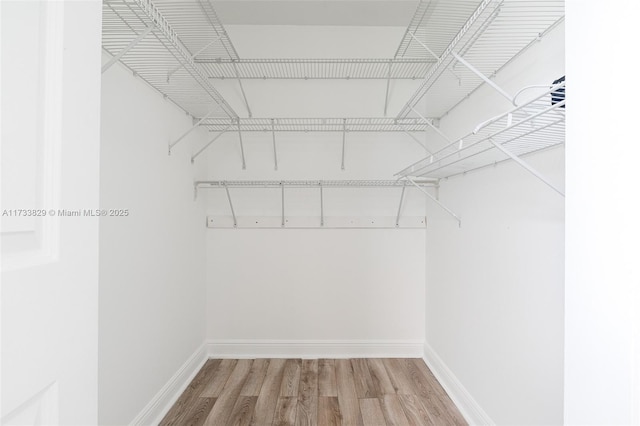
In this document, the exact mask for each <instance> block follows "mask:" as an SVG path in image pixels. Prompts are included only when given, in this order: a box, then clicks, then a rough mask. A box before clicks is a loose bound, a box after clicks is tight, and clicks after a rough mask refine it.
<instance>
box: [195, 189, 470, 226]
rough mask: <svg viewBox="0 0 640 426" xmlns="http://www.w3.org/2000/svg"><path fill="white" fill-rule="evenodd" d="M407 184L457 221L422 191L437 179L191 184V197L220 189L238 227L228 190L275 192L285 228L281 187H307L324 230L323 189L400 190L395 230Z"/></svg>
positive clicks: (281, 223)
mask: <svg viewBox="0 0 640 426" xmlns="http://www.w3.org/2000/svg"><path fill="white" fill-rule="evenodd" d="M409 183H411V185H412V186H415V187H416V188H418V189H419V190H420V191H421V192H423V193H424V194H426V195H427V196H428V197H429V198H431V199H432V200H434V201H435V202H436V203H437V204H438V205H440V206H441V207H442V208H443V209H445V210H446V211H447V212H448V213H449V214H451V215H452V216H453V217H454V218H456V219H457V220H458V223H460V218H459V217H458V216H456V215H455V213H453V212H452V211H451V210H449V209H448V208H446V207H445V206H443V205H442V204H441V203H440V202H439V201H438V200H437V198H436V197H434V196H433V195H432V194H430V193H429V192H428V191H427V190H426V188H429V187H431V188H437V187H438V180H437V179H415V180H414V179H411V178H407V179H405V180H325V181H322V180H289V181H273V180H270V181H215V180H212V181H197V182H195V184H194V196H195V197H197V196H198V193H199V191H200V190H203V189H223V190H224V191H225V195H226V198H227V202H228V203H229V210H230V212H231V217H232V219H233V227H234V228H238V227H241V226H240V225H239V224H238V216H237V214H236V209H235V208H234V204H233V199H232V196H231V191H230V189H233V188H263V189H279V190H280V199H281V211H280V227H282V228H284V227H286V223H287V219H286V218H287V216H286V211H285V188H310V189H317V190H318V195H319V197H320V217H319V226H320V227H321V228H322V227H325V224H326V221H325V219H326V218H325V202H324V190H325V189H327V188H400V198H399V203H398V209H397V214H396V216H395V221H394V223H395V228H400V227H401V226H400V219H401V217H402V205H403V202H404V199H405V191H406V188H407V186H409Z"/></svg>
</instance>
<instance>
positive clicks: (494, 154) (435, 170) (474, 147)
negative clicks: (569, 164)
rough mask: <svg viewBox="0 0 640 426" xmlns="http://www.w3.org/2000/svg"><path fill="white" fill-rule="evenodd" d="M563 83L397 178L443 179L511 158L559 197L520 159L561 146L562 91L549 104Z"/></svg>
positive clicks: (497, 117)
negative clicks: (560, 95) (554, 100)
mask: <svg viewBox="0 0 640 426" xmlns="http://www.w3.org/2000/svg"><path fill="white" fill-rule="evenodd" d="M564 84H565V83H564V82H563V83H560V84H558V85H554V86H552V87H551V88H549V89H548V90H547V91H545V92H544V93H543V94H541V95H539V96H536V97H535V98H533V99H532V100H530V101H528V102H526V103H524V104H523V105H521V106H518V107H515V108H513V109H511V110H509V111H507V112H505V113H502V114H500V115H498V116H496V117H494V118H491V119H490V120H486V121H484V122H482V123H480V124H478V125H477V126H476V128H475V129H474V130H473V131H472V132H470V133H468V134H467V135H465V136H463V137H461V138H458V139H457V140H455V141H452V142H451V143H449V144H447V145H446V146H445V147H444V148H442V149H440V150H439V151H437V152H434V153H433V154H432V155H429V156H427V157H425V158H423V159H421V160H419V161H417V162H415V163H413V164H411V165H410V166H408V167H406V168H405V169H403V170H401V171H400V172H398V173H396V176H399V177H400V178H410V177H414V178H425V177H428V178H432V179H443V178H449V177H452V176H456V175H459V174H463V173H467V172H470V171H473V170H477V169H480V168H483V167H487V166H489V165H493V164H496V163H499V162H502V161H504V160H509V159H510V160H515V161H516V162H518V163H519V164H520V165H521V166H523V167H525V168H526V169H527V170H528V171H530V172H531V173H533V174H534V175H536V177H538V178H539V179H541V180H542V181H543V182H545V183H546V184H547V185H549V186H550V187H551V188H553V189H554V190H555V191H557V192H559V193H560V194H562V192H561V191H560V190H559V189H558V188H556V187H555V185H553V184H552V183H551V182H549V181H548V180H547V179H545V178H544V176H542V175H540V174H539V173H537V172H536V171H535V170H534V169H532V168H531V167H530V166H529V165H527V164H526V163H524V162H523V161H522V160H521V158H520V157H522V156H525V155H528V154H532V153H534V152H539V151H542V150H546V149H549V148H552V147H555V146H558V145H561V144H563V143H564V141H565V102H566V100H565V98H564V92H562V98H561V99H558V100H557V102H555V103H554V102H552V94H554V93H557V92H559V91H560V89H564Z"/></svg>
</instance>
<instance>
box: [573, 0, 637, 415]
mask: <svg viewBox="0 0 640 426" xmlns="http://www.w3.org/2000/svg"><path fill="white" fill-rule="evenodd" d="M601 6H602V4H601V3H599V2H596V1H576V0H572V1H568V2H567V14H568V15H567V16H568V21H567V27H568V29H569V31H568V32H567V53H568V55H567V72H568V73H570V74H571V75H573V76H574V78H572V80H571V83H570V84H571V86H570V87H571V93H575V98H574V99H575V100H573V101H571V102H572V104H573V105H575V107H572V108H571V109H568V111H567V113H568V115H567V120H568V124H569V127H568V131H567V137H568V141H569V143H568V145H567V232H566V251H567V266H566V296H565V297H566V307H565V313H566V319H565V327H566V328H565V336H566V340H565V375H564V380H565V393H564V397H565V416H564V420H565V424H569V425H588V424H591V425H595V424H608V425H629V424H634V425H637V424H640V316H639V314H638V313H639V312H640V291H639V288H640V271H639V269H638V253H639V250H638V241H639V238H640V225H639V222H638V217H640V211H639V209H640V203H638V196H637V194H638V189H637V185H638V182H640V169H639V168H638V164H637V159H638V154H639V153H640V150H639V149H638V144H637V143H636V139H637V137H636V136H635V135H636V134H637V122H638V119H637V107H636V105H635V102H636V100H637V99H638V97H639V96H640V85H639V84H638V78H637V70H636V67H635V62H634V61H635V57H634V56H633V55H629V53H628V52H630V51H631V50H632V49H633V44H634V43H635V41H636V40H634V39H633V38H630V37H629V31H630V29H631V28H634V27H635V26H637V19H638V16H639V15H640V4H639V3H638V2H636V1H615V2H611V3H607V7H606V8H603V7H601ZM594 57H598V58H606V60H603V61H595V62H594V61H593V58H594ZM612 75H613V76H614V77H613V80H614V81H615V83H614V85H615V86H616V87H618V88H619V89H623V90H621V91H620V92H621V93H622V94H623V96H619V97H617V98H616V100H615V107H608V106H607V105H610V104H611V103H612V99H611V97H610V95H609V91H610V89H611V80H612Z"/></svg>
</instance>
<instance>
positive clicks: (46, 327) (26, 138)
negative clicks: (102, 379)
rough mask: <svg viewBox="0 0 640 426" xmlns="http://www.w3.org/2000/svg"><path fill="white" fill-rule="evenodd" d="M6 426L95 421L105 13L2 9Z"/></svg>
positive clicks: (53, 5)
mask: <svg viewBox="0 0 640 426" xmlns="http://www.w3.org/2000/svg"><path fill="white" fill-rule="evenodd" d="M0 15H1V16H0V23H1V37H2V38H1V47H0V49H1V50H0V51H1V54H2V67H1V82H2V85H1V88H0V90H1V96H0V99H1V108H2V121H1V129H2V130H1V135H2V151H1V164H2V171H1V176H2V183H1V190H2V192H1V196H0V200H1V201H0V202H1V204H0V214H2V217H1V219H2V222H1V225H2V226H1V243H2V246H1V248H2V284H1V293H0V298H1V334H0V337H1V339H0V341H1V345H2V346H1V351H0V352H1V366H0V368H1V370H0V373H1V379H0V380H1V391H2V394H1V397H0V401H1V407H0V408H1V411H0V416H1V419H2V420H1V421H2V424H30V425H35V424H65V425H67V424H78V425H80V424H81V425H92V424H95V423H96V420H97V330H98V327H97V318H98V317H97V294H98V219H96V218H95V217H83V216H80V217H78V216H63V210H65V211H75V210H77V209H80V210H83V209H96V208H98V207H99V205H98V202H99V196H98V184H99V180H98V176H99V127H100V122H99V120H100V117H99V109H100V106H99V100H100V99H99V98H100V60H101V57H100V25H101V22H100V19H101V6H100V2H99V1H83V2H75V1H72V2H66V1H7V0H2V1H0Z"/></svg>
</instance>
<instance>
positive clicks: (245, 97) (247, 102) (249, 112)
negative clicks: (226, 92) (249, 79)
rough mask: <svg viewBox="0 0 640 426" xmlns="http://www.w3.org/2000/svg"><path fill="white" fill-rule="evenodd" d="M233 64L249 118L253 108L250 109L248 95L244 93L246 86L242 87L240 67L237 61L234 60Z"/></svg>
mask: <svg viewBox="0 0 640 426" xmlns="http://www.w3.org/2000/svg"><path fill="white" fill-rule="evenodd" d="M232 64H233V71H234V72H235V74H236V79H237V80H238V85H240V92H241V93H242V99H244V106H245V107H246V108H247V114H249V118H251V117H252V115H251V108H249V101H247V94H246V93H244V86H243V85H242V79H241V78H240V73H239V72H238V65H236V61H235V60H234V61H233V62H232Z"/></svg>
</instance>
